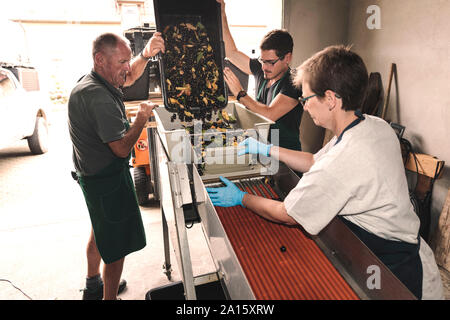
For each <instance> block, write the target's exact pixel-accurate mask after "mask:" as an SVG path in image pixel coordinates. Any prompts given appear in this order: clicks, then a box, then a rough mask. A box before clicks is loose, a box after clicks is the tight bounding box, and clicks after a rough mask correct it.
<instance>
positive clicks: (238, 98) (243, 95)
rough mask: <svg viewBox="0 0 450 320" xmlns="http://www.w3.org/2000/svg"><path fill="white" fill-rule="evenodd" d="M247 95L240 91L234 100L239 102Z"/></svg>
mask: <svg viewBox="0 0 450 320" xmlns="http://www.w3.org/2000/svg"><path fill="white" fill-rule="evenodd" d="M246 95H247V91H245V90H241V91H239V93H238V94H237V96H236V100H237V101H239V100H240V99H241V98H243V97H245V96H246Z"/></svg>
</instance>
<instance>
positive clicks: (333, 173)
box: [284, 115, 420, 243]
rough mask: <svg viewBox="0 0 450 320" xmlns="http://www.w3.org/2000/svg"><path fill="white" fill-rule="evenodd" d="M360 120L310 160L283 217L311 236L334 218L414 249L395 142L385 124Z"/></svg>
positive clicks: (415, 228) (415, 224) (413, 223)
mask: <svg viewBox="0 0 450 320" xmlns="http://www.w3.org/2000/svg"><path fill="white" fill-rule="evenodd" d="M365 118H366V119H365V120H363V121H361V122H360V123H359V124H358V125H356V126H354V127H353V128H351V129H349V130H347V131H346V132H345V133H344V135H343V136H342V140H341V141H340V142H339V143H338V144H337V145H335V143H336V140H337V137H334V138H332V139H331V140H330V141H329V143H328V144H327V145H326V146H325V147H324V148H322V149H321V150H320V151H319V152H317V153H316V154H315V155H314V161H315V163H314V165H313V166H312V167H311V168H310V170H309V171H308V172H306V173H305V174H304V175H303V177H302V179H301V180H300V182H299V183H298V184H297V186H296V187H295V188H294V189H293V190H292V191H291V192H290V193H289V194H288V195H287V197H286V199H285V201H284V204H285V207H286V210H287V213H288V214H289V215H290V216H291V217H292V218H294V219H295V220H296V221H297V222H298V223H299V224H300V225H302V227H304V228H305V230H306V231H308V232H309V233H311V234H317V233H319V232H320V231H321V230H322V229H323V228H324V227H325V226H326V225H327V224H328V223H329V222H330V221H331V220H332V219H333V218H334V217H335V216H336V215H338V214H339V215H342V216H344V217H345V218H346V219H348V220H349V221H351V222H353V223H354V224H356V225H357V226H359V227H361V228H363V229H364V230H366V231H368V232H371V233H373V234H376V235H377V236H379V237H381V238H384V239H388V240H401V241H405V242H408V243H417V235H418V232H419V225H420V221H419V218H418V217H417V215H416V214H415V213H414V209H413V206H412V204H411V201H410V199H409V192H408V185H407V181H406V176H405V169H404V166H403V161H402V157H401V151H400V144H399V142H398V138H397V136H396V135H395V132H394V130H393V129H392V128H391V127H390V126H389V124H388V123H386V122H385V121H384V120H382V119H380V118H377V117H374V116H368V115H365Z"/></svg>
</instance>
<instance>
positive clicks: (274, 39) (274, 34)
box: [259, 29, 294, 58]
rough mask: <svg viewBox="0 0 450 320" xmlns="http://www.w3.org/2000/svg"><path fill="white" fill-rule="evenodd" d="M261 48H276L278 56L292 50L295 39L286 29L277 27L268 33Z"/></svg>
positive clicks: (282, 55)
mask: <svg viewBox="0 0 450 320" xmlns="http://www.w3.org/2000/svg"><path fill="white" fill-rule="evenodd" d="M259 48H260V49H261V50H275V53H276V55H277V57H278V58H281V57H284V56H285V55H286V54H287V53H289V52H292V49H293V48H294V41H293V40H292V37H291V35H290V34H289V32H287V31H286V30H284V29H275V30H272V31H270V32H269V33H267V34H266V35H265V36H264V38H263V39H262V41H261V45H260V46H259Z"/></svg>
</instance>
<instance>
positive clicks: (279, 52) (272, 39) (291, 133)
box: [217, 0, 303, 150]
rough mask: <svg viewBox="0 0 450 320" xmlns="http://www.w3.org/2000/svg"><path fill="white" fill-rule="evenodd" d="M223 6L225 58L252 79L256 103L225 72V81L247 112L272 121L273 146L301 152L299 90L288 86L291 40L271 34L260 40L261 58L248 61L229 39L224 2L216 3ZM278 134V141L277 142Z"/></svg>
mask: <svg viewBox="0 0 450 320" xmlns="http://www.w3.org/2000/svg"><path fill="white" fill-rule="evenodd" d="M217 2H219V3H220V4H221V6H222V29H223V40H224V43H225V54H226V56H227V58H228V59H229V60H230V61H231V62H232V63H233V64H234V65H236V66H237V67H238V68H239V69H240V70H242V71H243V72H245V73H247V74H249V75H250V74H252V75H254V76H255V80H256V92H255V93H256V95H255V97H256V100H254V99H253V98H251V97H250V96H249V95H247V92H245V91H244V90H243V88H242V85H241V83H240V82H239V79H238V78H237V77H236V76H235V75H234V73H233V72H232V71H231V70H230V69H229V68H225V70H224V75H225V81H226V83H227V84H228V87H229V88H230V91H231V92H232V93H233V95H234V96H236V98H237V100H238V101H239V102H240V103H242V104H243V105H245V106H246V107H247V108H248V109H249V110H251V111H253V112H256V113H258V114H261V115H263V116H265V117H267V118H268V119H270V120H272V121H275V124H274V125H272V126H271V127H270V129H271V130H270V133H269V140H270V142H271V143H273V144H275V145H279V146H281V147H284V148H287V149H293V150H301V145H300V120H301V117H302V113H303V108H302V105H301V104H300V103H299V101H298V98H299V97H300V96H301V90H299V89H296V88H295V87H294V86H293V85H292V82H291V72H290V71H291V69H290V67H289V64H290V62H291V59H292V49H293V40H292V37H291V35H290V34H289V33H288V32H287V31H285V30H272V31H270V32H269V33H268V34H267V35H266V36H265V37H264V38H263V40H262V42H261V45H260V49H261V56H260V57H259V58H258V59H251V58H250V57H249V56H247V55H246V54H244V53H243V52H241V51H239V50H238V49H237V48H236V44H235V42H234V40H233V37H232V36H231V32H230V30H229V27H228V22H227V16H226V13H225V2H224V0H217ZM277 134H278V139H277Z"/></svg>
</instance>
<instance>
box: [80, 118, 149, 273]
mask: <svg viewBox="0 0 450 320" xmlns="http://www.w3.org/2000/svg"><path fill="white" fill-rule="evenodd" d="M126 127H127V130H128V128H129V124H128V123H126ZM129 160H130V156H128V157H127V158H125V159H123V158H117V159H115V160H114V161H113V162H112V163H111V164H109V165H108V166H107V167H106V168H104V169H103V170H101V171H100V172H99V173H97V174H96V175H93V176H82V175H80V174H79V173H77V176H78V182H79V184H80V187H81V190H82V191H83V194H84V198H85V200H86V204H87V207H88V210H89V215H90V218H91V222H92V228H93V230H94V236H95V242H96V244H97V248H98V251H99V252H100V255H101V257H102V259H103V261H104V262H105V263H107V264H108V263H112V262H114V261H116V260H119V259H121V258H123V257H125V256H126V255H127V254H129V253H131V252H134V251H138V250H140V249H142V248H144V247H145V245H146V239H145V231H144V225H143V223H142V217H141V212H140V210H139V205H138V201H137V196H136V192H135V189H134V183H133V179H132V177H131V174H130V169H129Z"/></svg>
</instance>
